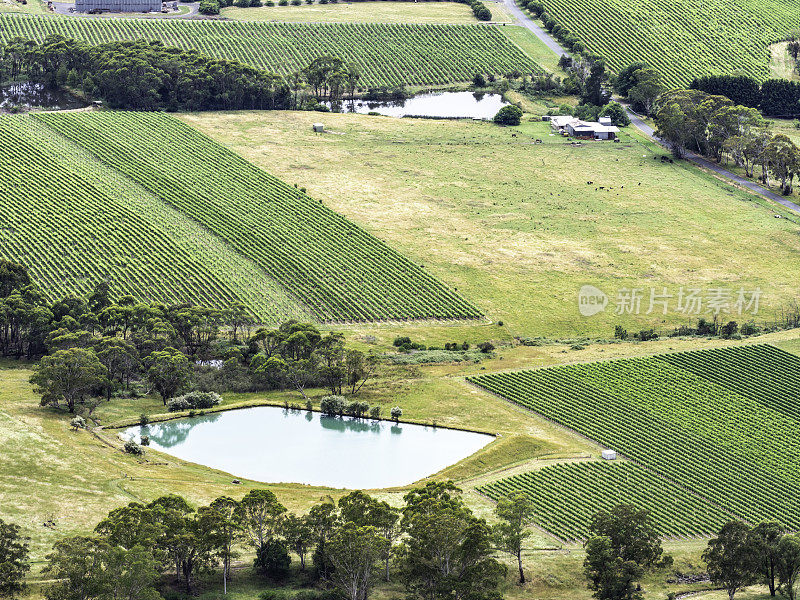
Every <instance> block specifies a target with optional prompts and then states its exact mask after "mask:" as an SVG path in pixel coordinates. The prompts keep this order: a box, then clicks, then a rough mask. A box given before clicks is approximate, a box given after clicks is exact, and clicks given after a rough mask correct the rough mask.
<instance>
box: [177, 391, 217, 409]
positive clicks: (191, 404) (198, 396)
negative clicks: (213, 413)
mask: <svg viewBox="0 0 800 600" xmlns="http://www.w3.org/2000/svg"><path fill="white" fill-rule="evenodd" d="M221 402H222V396H220V395H219V394H217V393H216V392H189V393H188V394H184V395H183V396H176V397H175V398H172V399H171V400H169V401H167V410H169V411H170V412H177V411H181V410H189V409H192V408H198V409H202V408H213V407H215V406H217V405H218V404H220V403H221Z"/></svg>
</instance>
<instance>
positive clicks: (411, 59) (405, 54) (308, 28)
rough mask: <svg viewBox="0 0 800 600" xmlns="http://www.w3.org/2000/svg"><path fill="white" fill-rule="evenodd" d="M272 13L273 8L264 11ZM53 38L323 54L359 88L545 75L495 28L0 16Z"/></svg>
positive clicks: (278, 65)
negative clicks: (342, 65)
mask: <svg viewBox="0 0 800 600" xmlns="http://www.w3.org/2000/svg"><path fill="white" fill-rule="evenodd" d="M265 10H267V9H265ZM49 34H61V35H63V36H65V37H71V38H75V39H80V40H83V41H86V42H90V43H93V44H97V43H101V42H107V41H111V40H132V39H147V40H158V41H161V42H163V43H164V44H166V45H169V46H177V47H180V48H184V49H193V50H199V51H200V52H202V53H203V54H207V55H209V56H212V57H214V58H225V59H236V60H239V61H241V62H243V63H247V64H250V65H252V66H254V67H258V68H262V69H266V70H269V71H274V72H277V73H280V74H284V75H285V74H287V73H291V72H294V71H298V70H301V69H303V68H305V67H306V66H308V64H309V63H311V61H313V60H314V59H315V58H318V57H319V56H323V55H334V56H336V57H338V58H341V59H342V60H344V61H345V62H347V63H351V64H353V65H355V66H357V67H358V69H359V71H360V73H361V80H360V86H361V87H364V88H366V87H370V86H405V85H444V84H451V83H456V82H463V81H470V80H472V77H473V76H474V74H475V73H478V72H480V73H507V72H508V71H511V70H514V69H518V70H520V71H522V72H525V73H538V72H540V67H539V66H538V65H536V63H535V62H534V61H533V60H531V58H530V57H528V56H527V55H526V54H525V53H524V52H523V51H522V50H521V49H520V48H519V47H518V46H517V45H516V44H514V43H512V42H511V41H509V39H508V38H507V37H506V36H504V35H503V34H502V32H500V31H499V29H498V28H495V27H487V26H481V25H419V24H417V25H397V24H382V23H365V24H361V23H345V24H341V23H322V24H308V23H267V22H257V21H249V22H243V21H220V20H180V19H160V20H156V19H92V18H79V17H56V16H53V17H33V16H21V15H10V14H6V15H2V14H0V41H7V40H9V39H11V38H13V37H15V36H22V37H25V38H30V39H35V40H42V39H43V38H44V37H46V36H47V35H49Z"/></svg>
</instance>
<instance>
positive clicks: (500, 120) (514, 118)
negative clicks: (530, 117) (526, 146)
mask: <svg viewBox="0 0 800 600" xmlns="http://www.w3.org/2000/svg"><path fill="white" fill-rule="evenodd" d="M521 120H522V109H521V108H519V107H518V106H514V105H513V104H509V105H508V106H504V107H503V108H501V109H500V110H498V111H497V114H496V115H495V116H494V122H495V123H497V124H498V125H519V123H520V121H521Z"/></svg>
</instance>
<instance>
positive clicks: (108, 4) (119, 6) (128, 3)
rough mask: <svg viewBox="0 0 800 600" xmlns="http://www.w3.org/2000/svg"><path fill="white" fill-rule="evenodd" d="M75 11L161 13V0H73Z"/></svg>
mask: <svg viewBox="0 0 800 600" xmlns="http://www.w3.org/2000/svg"><path fill="white" fill-rule="evenodd" d="M75 11H76V12H81V13H88V12H141V13H146V12H161V0H75Z"/></svg>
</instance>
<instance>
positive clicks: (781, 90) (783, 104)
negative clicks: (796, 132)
mask: <svg viewBox="0 0 800 600" xmlns="http://www.w3.org/2000/svg"><path fill="white" fill-rule="evenodd" d="M689 88H690V89H693V90H700V91H702V92H706V93H707V94H712V95H717V96H725V97H727V98H729V99H730V100H731V101H733V103H734V104H741V105H742V106H749V107H750V108H757V109H759V110H760V111H761V113H762V114H764V115H765V116H768V117H797V116H800V83H798V82H796V81H789V80H788V79H768V80H767V81H765V82H763V83H761V82H759V81H758V80H757V79H753V78H752V77H747V76H746V75H707V76H704V77H697V78H695V79H693V80H692V82H691V84H689Z"/></svg>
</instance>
